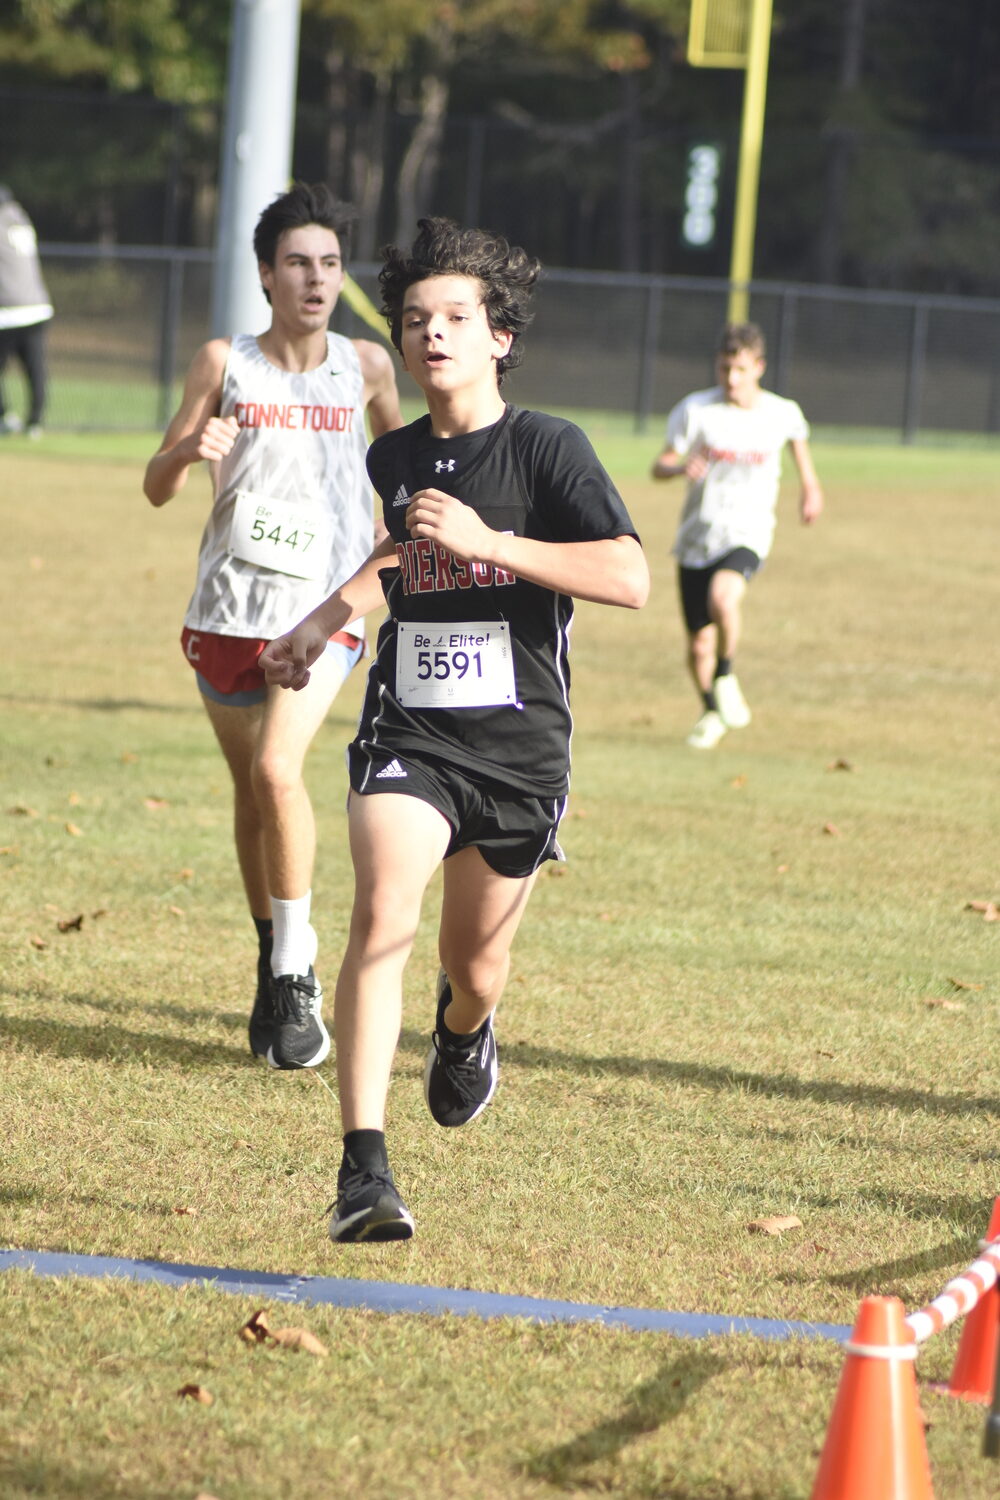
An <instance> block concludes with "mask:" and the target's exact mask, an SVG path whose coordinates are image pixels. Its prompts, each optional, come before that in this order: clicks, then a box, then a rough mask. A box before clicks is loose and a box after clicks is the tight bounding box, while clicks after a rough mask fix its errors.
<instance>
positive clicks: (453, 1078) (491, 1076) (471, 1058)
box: [424, 972, 497, 1125]
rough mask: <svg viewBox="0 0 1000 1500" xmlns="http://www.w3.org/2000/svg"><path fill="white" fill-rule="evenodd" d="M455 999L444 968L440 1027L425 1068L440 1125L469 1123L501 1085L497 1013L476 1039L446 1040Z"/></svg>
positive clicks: (427, 1089)
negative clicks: (447, 1015) (448, 1010)
mask: <svg viewBox="0 0 1000 1500" xmlns="http://www.w3.org/2000/svg"><path fill="white" fill-rule="evenodd" d="M450 1002H451V985H450V984H449V983H448V976H447V974H445V973H444V972H442V973H441V975H440V977H439V979H438V1003H437V1030H436V1031H435V1032H434V1035H433V1037H432V1038H431V1040H432V1042H433V1044H434V1045H433V1046H432V1047H431V1050H430V1052H429V1053H428V1056H427V1066H426V1067H425V1068H424V1098H425V1099H426V1100H427V1108H428V1109H429V1110H430V1112H431V1114H432V1115H433V1116H434V1118H435V1120H436V1121H437V1123H438V1124H439V1125H468V1123H469V1121H470V1120H474V1119H475V1118H476V1116H477V1115H481V1114H482V1112H483V1110H484V1109H485V1108H486V1106H487V1104H489V1102H490V1100H491V1099H492V1098H493V1095H494V1094H495V1093H496V1087H497V1044H496V1039H495V1037H494V1035H493V1017H492V1015H490V1016H487V1018H486V1020H485V1021H484V1022H483V1024H482V1026H481V1027H480V1028H479V1030H478V1031H477V1032H476V1034H475V1037H474V1038H473V1040H472V1042H471V1043H469V1042H467V1043H465V1044H464V1045H462V1046H458V1047H456V1046H454V1044H452V1043H450V1042H446V1041H445V1040H444V1035H443V1032H442V1030H441V1026H442V1017H443V1015H444V1012H445V1009H446V1007H447V1006H448V1005H449V1004H450Z"/></svg>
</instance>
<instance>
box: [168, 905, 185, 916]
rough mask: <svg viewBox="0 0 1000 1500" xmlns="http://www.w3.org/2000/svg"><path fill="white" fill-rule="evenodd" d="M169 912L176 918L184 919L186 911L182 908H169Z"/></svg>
mask: <svg viewBox="0 0 1000 1500" xmlns="http://www.w3.org/2000/svg"><path fill="white" fill-rule="evenodd" d="M167 910H168V911H169V912H170V913H171V914H172V915H173V916H175V917H183V915H184V911H183V908H182V907H180V906H168V907H167Z"/></svg>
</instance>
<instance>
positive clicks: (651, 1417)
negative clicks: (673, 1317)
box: [518, 1349, 728, 1488]
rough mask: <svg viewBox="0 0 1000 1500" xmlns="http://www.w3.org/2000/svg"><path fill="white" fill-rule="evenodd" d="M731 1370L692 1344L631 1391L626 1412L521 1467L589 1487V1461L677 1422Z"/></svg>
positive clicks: (604, 1457)
mask: <svg viewBox="0 0 1000 1500" xmlns="http://www.w3.org/2000/svg"><path fill="white" fill-rule="evenodd" d="M726 1369H728V1365H727V1363H726V1361H725V1360H724V1359H721V1358H720V1357H719V1355H717V1354H713V1353H711V1352H710V1351H707V1350H700V1349H692V1350H690V1351H689V1352H685V1353H684V1354H682V1355H680V1356H679V1357H678V1358H676V1359H669V1360H667V1362H666V1363H665V1364H663V1365H661V1366H660V1368H659V1369H658V1370H657V1372H656V1374H655V1375H654V1376H653V1377H652V1378H651V1379H650V1380H647V1381H644V1382H643V1384H642V1385H640V1386H639V1387H637V1389H636V1390H634V1391H633V1392H632V1393H631V1395H630V1397H629V1400H628V1402H627V1404H626V1405H625V1407H624V1409H623V1410H622V1411H619V1412H616V1413H615V1415H614V1416H611V1417H607V1418H606V1419H605V1420H604V1421H603V1422H599V1423H598V1424H597V1426H596V1427H591V1428H590V1430H589V1431H587V1432H582V1433H580V1434H579V1436H578V1437H575V1438H571V1439H570V1441H569V1442H568V1443H560V1444H559V1445H558V1447H555V1448H549V1449H547V1450H546V1451H545V1452H544V1453H539V1454H537V1455H536V1456H535V1457H534V1458H531V1459H528V1460H527V1462H525V1463H522V1464H520V1465H519V1466H518V1467H519V1470H520V1472H521V1473H522V1474H526V1475H528V1476H530V1477H531V1478H532V1479H542V1480H545V1481H547V1482H548V1483H549V1484H556V1485H559V1486H560V1487H561V1488H562V1487H565V1486H567V1485H570V1484H574V1485H576V1484H583V1485H585V1486H586V1484H587V1481H586V1478H585V1477H584V1476H583V1475H582V1474H581V1470H584V1469H586V1468H587V1466H588V1465H589V1464H593V1463H598V1462H600V1461H601V1460H607V1459H614V1458H615V1457H617V1455H618V1454H619V1453H620V1452H621V1451H622V1449H623V1448H625V1447H627V1445H628V1444H629V1443H630V1442H632V1441H633V1440H634V1439H635V1438H638V1437H642V1436H643V1435H644V1434H645V1433H649V1432H655V1431H656V1430H657V1429H658V1428H660V1427H662V1426H663V1425H664V1424H665V1423H666V1422H670V1421H672V1420H673V1418H674V1417H677V1416H679V1415H680V1413H681V1412H682V1411H683V1409H684V1407H685V1405H686V1404H687V1402H688V1401H689V1400H690V1399H691V1397H692V1396H694V1395H697V1393H698V1391H699V1390H700V1389H701V1387H702V1386H703V1385H704V1384H705V1383H706V1382H707V1381H709V1380H711V1379H712V1377H713V1376H714V1375H717V1374H719V1373H720V1372H721V1371H724V1370H726Z"/></svg>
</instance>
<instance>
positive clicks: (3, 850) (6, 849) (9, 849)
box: [0, 844, 21, 854]
mask: <svg viewBox="0 0 1000 1500" xmlns="http://www.w3.org/2000/svg"><path fill="white" fill-rule="evenodd" d="M20 852H21V851H20V849H19V848H18V846H17V844H4V845H2V846H0V854H20Z"/></svg>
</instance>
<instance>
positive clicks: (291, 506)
mask: <svg viewBox="0 0 1000 1500" xmlns="http://www.w3.org/2000/svg"><path fill="white" fill-rule="evenodd" d="M326 338H327V355H326V358H325V359H324V360H323V363H322V364H321V365H319V366H318V367H317V368H316V369H312V370H304V371H302V372H289V371H286V370H280V369H278V368H277V367H276V366H275V365H273V364H272V363H271V361H270V360H269V359H268V358H267V357H266V356H265V355H264V354H263V353H262V352H261V349H260V346H259V344H258V342H257V339H256V338H254V337H252V336H251V335H249V334H239V335H237V337H236V338H234V339H233V341H232V345H231V348H230V351H229V358H228V359H227V361H226V368H225V374H224V376H223V383H222V400H221V403H220V413H219V414H220V416H222V417H235V419H236V421H237V423H238V424H239V433H238V434H237V437H236V440H235V442H234V443H233V446H232V449H231V450H230V452H229V453H227V454H226V456H225V458H223V459H222V460H221V462H219V463H218V464H215V465H213V481H214V487H215V492H216V493H215V504H214V505H213V507H212V512H211V515H210V516H209V518H208V522H207V524H206V526H205V531H204V535H203V536H202V540H201V550H200V552H199V554H198V578H197V582H196V584H195V590H194V594H193V595H192V598H191V602H190V604H189V605H188V610H187V614H186V616H185V619H184V623H185V625H187V626H188V627H189V628H190V629H191V630H197V631H211V632H214V633H215V634H218V635H235V636H245V637H248V638H256V639H264V640H271V639H272V638H273V637H274V636H276V635H281V634H282V632H283V631H285V630H287V629H288V628H289V627H290V626H291V625H294V624H296V623H297V622H298V621H299V620H300V619H301V618H302V616H303V615H304V614H308V613H309V611H310V610H311V609H313V608H314V607H315V605H317V604H319V603H320V602H321V600H323V599H325V598H327V596H328V595H329V594H330V593H332V591H333V590H334V589H335V588H336V587H337V585H338V584H340V583H342V582H343V581H344V579H345V578H349V577H350V576H351V574H352V573H353V572H354V571H355V570H356V569H357V568H359V567H360V566H361V564H362V563H363V562H364V560H365V558H366V557H367V556H368V554H369V552H370V551H371V547H372V527H373V519H372V493H371V485H370V483H369V480H368V476H367V474H366V473H365V453H366V451H367V448H368V437H367V434H366V432H365V413H364V401H363V396H364V384H365V378H364V374H363V372H362V369H361V361H360V359H359V358H358V352H357V350H356V348H355V347H354V344H353V342H352V341H351V340H350V339H346V338H343V337H341V336H340V335H339V334H335V333H328V334H327V336H326ZM354 623H355V625H356V633H357V634H358V635H359V636H360V635H363V632H364V624H363V622H354Z"/></svg>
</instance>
